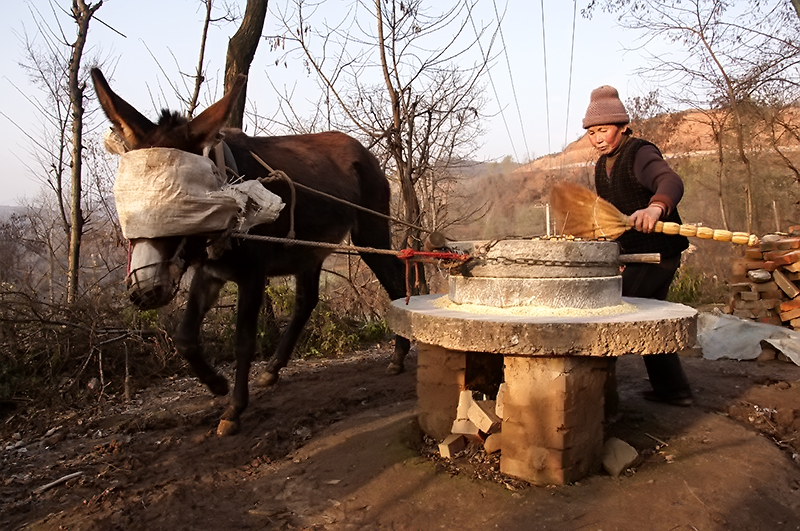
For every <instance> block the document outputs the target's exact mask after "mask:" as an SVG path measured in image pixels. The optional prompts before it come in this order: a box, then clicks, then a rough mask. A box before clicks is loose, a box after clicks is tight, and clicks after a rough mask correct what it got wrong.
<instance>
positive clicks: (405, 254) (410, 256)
mask: <svg viewBox="0 0 800 531" xmlns="http://www.w3.org/2000/svg"><path fill="white" fill-rule="evenodd" d="M397 257H398V258H399V259H401V260H405V262H406V304H408V301H409V300H411V283H410V280H411V279H410V275H409V273H411V262H414V279H415V282H414V285H415V287H419V263H420V262H433V261H436V260H454V261H460V262H465V261H467V260H469V259H470V256H469V255H468V254H465V253H454V252H449V251H441V252H437V251H415V250H414V249H410V248H407V249H403V250H402V251H400V252H398V253H397Z"/></svg>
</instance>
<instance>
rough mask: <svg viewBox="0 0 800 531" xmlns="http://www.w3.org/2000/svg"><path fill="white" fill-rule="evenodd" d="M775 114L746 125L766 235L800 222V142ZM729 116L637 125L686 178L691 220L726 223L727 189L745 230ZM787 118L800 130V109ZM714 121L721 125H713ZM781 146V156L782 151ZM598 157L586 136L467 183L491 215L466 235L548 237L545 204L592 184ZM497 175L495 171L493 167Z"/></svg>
mask: <svg viewBox="0 0 800 531" xmlns="http://www.w3.org/2000/svg"><path fill="white" fill-rule="evenodd" d="M768 113H769V110H768V109H767V110H765V109H754V110H753V114H752V116H751V117H750V118H748V121H747V122H746V124H745V129H746V134H747V135H748V142H747V144H748V146H749V148H748V150H747V156H748V158H749V159H750V163H751V168H752V172H753V176H752V179H753V185H754V186H753V201H754V213H755V221H756V226H754V229H755V230H756V231H759V232H764V231H766V230H775V229H774V227H775V219H776V217H778V215H780V217H781V218H782V219H781V220H780V223H781V225H785V226H788V225H791V224H797V223H800V212H798V210H800V186H798V184H800V139H799V138H798V136H797V135H793V134H790V133H787V132H785V130H782V129H780V127H776V128H775V131H778V132H779V133H780V134H779V135H775V134H774V133H775V131H773V130H772V129H771V128H770V127H769V126H768V121H767V119H766V118H768ZM722 116H723V115H722V113H716V114H715V113H713V112H710V111H709V112H702V111H684V112H681V113H675V114H665V115H661V116H658V117H655V118H652V119H650V120H647V121H643V122H638V123H637V122H634V123H633V124H632V125H631V128H632V129H633V133H634V135H635V136H638V137H640V138H645V139H647V140H650V141H652V142H654V143H655V144H656V145H657V146H658V147H659V148H660V149H661V151H662V153H663V154H664V157H665V158H666V159H667V160H668V162H669V164H670V165H671V166H672V167H673V168H674V169H675V170H676V171H677V172H678V174H679V175H681V177H683V179H684V182H685V184H686V194H685V196H684V200H683V201H682V202H681V205H682V214H683V215H684V219H685V220H686V219H688V220H691V221H693V222H705V224H707V225H715V224H716V225H720V226H722V220H721V219H720V206H719V205H720V199H719V195H718V192H717V190H719V186H720V183H723V186H724V187H725V207H726V215H728V216H729V221H730V222H731V223H732V224H733V225H735V228H734V229H733V230H743V227H744V222H743V220H744V219H745V218H744V203H745V201H744V199H743V192H742V190H743V185H742V184H741V183H743V182H744V171H743V169H742V164H741V161H740V158H739V155H738V153H737V152H736V144H735V135H734V134H733V132H732V131H731V130H730V125H731V122H732V120H731V119H730V117H728V120H727V122H726V128H727V129H726V130H725V131H724V134H723V136H722V138H723V147H724V151H723V154H724V160H725V166H724V171H723V172H720V171H719V169H720V164H719V157H718V151H717V146H718V140H717V138H718V137H717V136H716V135H715V132H714V131H715V128H717V129H718V128H719V125H718V122H719V121H720V119H721V117H722ZM781 118H782V120H783V121H784V123H788V124H790V127H792V128H794V132H796V131H797V130H798V129H800V109H790V110H788V111H786V110H785V111H783V113H782V116H781ZM712 122H716V123H715V125H714V126H712ZM776 146H777V147H778V149H779V152H778V151H776V149H775V147H776ZM596 159H597V155H596V153H595V151H594V149H593V148H592V147H591V145H590V143H589V140H588V138H587V137H586V136H585V135H584V136H582V137H581V138H579V139H578V140H576V141H574V142H572V143H571V144H569V145H568V146H567V147H566V149H565V150H564V151H563V152H561V153H554V154H550V155H546V156H543V157H539V158H538V159H536V160H534V161H532V162H530V163H528V164H525V165H522V166H520V167H518V168H516V169H514V168H510V167H508V166H506V167H504V168H502V171H497V170H498V169H499V167H498V166H499V165H495V166H493V167H491V169H492V170H495V171H487V172H486V173H484V174H483V175H481V176H479V177H473V178H470V179H468V180H467V181H466V182H464V183H462V186H463V190H462V194H463V195H464V196H465V197H467V198H471V200H472V202H473V203H475V202H481V203H483V202H486V203H487V208H486V214H485V215H484V216H483V217H482V218H481V219H479V220H475V222H473V223H470V224H469V225H467V226H464V227H462V228H460V232H461V233H463V234H464V236H462V237H470V238H481V237H483V238H497V237H502V236H504V235H526V234H534V235H535V234H542V233H543V232H544V230H546V227H547V224H546V211H545V204H546V203H547V202H548V193H549V190H550V188H551V186H552V185H553V183H554V182H556V181H559V180H570V181H574V182H578V183H580V184H583V185H584V186H587V187H592V185H593V181H594V163H595V161H596ZM485 169H486V170H490V167H488V166H487V167H485Z"/></svg>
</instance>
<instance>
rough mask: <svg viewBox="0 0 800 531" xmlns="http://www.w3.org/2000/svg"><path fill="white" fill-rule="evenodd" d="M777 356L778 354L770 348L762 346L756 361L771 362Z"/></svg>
mask: <svg viewBox="0 0 800 531" xmlns="http://www.w3.org/2000/svg"><path fill="white" fill-rule="evenodd" d="M777 356H778V352H777V351H776V350H775V349H774V348H772V347H770V346H766V347H765V346H762V347H761V354H759V355H758V357H757V358H756V361H772V360H774V359H775V358H776V357H777Z"/></svg>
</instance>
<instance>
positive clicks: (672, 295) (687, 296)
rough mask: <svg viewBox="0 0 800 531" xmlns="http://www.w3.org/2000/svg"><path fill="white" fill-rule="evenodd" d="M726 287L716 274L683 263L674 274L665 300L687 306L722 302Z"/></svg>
mask: <svg viewBox="0 0 800 531" xmlns="http://www.w3.org/2000/svg"><path fill="white" fill-rule="evenodd" d="M727 294H728V289H727V286H725V284H724V283H723V282H720V281H719V280H718V279H717V277H716V275H708V274H707V273H706V272H704V271H700V270H698V269H696V268H695V267H693V266H691V265H684V266H683V267H682V268H680V269H679V270H678V272H677V273H676V274H675V279H674V280H673V281H672V284H671V285H670V287H669V294H668V295H667V300H668V301H670V302H678V303H681V304H687V305H689V306H699V305H701V304H714V303H721V302H724V301H725V299H726V298H727Z"/></svg>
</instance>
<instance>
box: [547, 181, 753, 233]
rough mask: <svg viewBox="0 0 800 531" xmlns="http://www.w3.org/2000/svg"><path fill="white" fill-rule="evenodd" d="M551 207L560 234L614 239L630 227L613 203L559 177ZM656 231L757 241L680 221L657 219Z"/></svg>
mask: <svg viewBox="0 0 800 531" xmlns="http://www.w3.org/2000/svg"><path fill="white" fill-rule="evenodd" d="M550 208H551V209H552V210H553V217H554V218H555V222H556V229H557V230H558V232H560V233H561V234H567V235H571V236H575V237H577V238H591V239H598V238H604V239H608V240H615V239H617V238H618V237H619V236H620V235H621V234H622V233H624V232H625V231H627V230H630V229H632V228H633V223H632V222H631V220H630V218H629V217H628V216H626V215H625V214H623V213H622V212H620V211H619V210H618V209H617V208H616V207H615V206H614V205H612V204H611V203H609V202H608V201H606V200H605V199H603V198H602V197H598V196H597V194H595V193H594V192H592V191H591V190H589V189H588V188H585V187H583V186H581V185H579V184H575V183H571V182H567V181H561V182H558V183H556V184H555V185H554V186H553V187H552V188H551V189H550ZM654 230H655V232H663V233H664V234H673V235H674V234H680V235H681V236H696V237H698V238H702V239H706V240H715V241H718V242H732V243H736V244H740V245H756V244H757V243H758V237H757V236H756V235H755V234H748V233H746V232H731V231H727V230H719V229H711V228H709V227H698V226H697V225H681V224H678V223H673V222H671V221H667V222H663V221H658V222H656V226H655V229H654Z"/></svg>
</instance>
